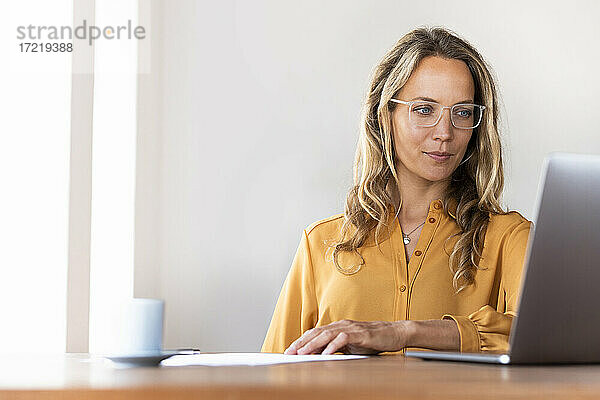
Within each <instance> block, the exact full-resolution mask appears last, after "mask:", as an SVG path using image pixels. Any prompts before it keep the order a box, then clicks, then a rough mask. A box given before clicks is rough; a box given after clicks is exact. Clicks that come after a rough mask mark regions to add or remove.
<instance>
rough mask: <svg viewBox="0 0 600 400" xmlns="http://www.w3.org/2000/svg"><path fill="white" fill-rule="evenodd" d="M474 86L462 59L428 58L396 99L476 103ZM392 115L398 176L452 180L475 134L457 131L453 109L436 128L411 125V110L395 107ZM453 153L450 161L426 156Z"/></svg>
mask: <svg viewBox="0 0 600 400" xmlns="http://www.w3.org/2000/svg"><path fill="white" fill-rule="evenodd" d="M474 95H475V83H474V82H473V77H472V76H471V73H470V72H469V68H468V67H467V64H465V63H464V62H463V61H460V60H450V59H445V58H441V57H435V56H431V57H426V58H424V59H423V60H422V61H421V62H420V63H419V65H418V66H417V68H416V69H415V70H414V71H413V73H412V75H411V76H410V78H409V79H408V81H407V82H406V84H405V85H404V87H403V88H402V89H401V90H400V91H399V92H398V94H397V95H396V96H394V97H395V98H396V99H398V100H403V101H412V100H424V99H425V98H427V100H429V101H435V102H437V103H439V104H441V105H442V106H452V105H454V104H457V103H473V102H474ZM395 106H396V107H395V108H394V111H393V112H392V126H393V130H394V144H395V149H394V150H395V152H396V161H397V168H398V174H399V175H400V177H402V176H404V177H406V176H407V175H410V176H412V177H417V178H418V179H421V180H426V181H429V182H437V181H444V180H449V179H450V176H451V175H452V173H453V172H454V170H455V169H456V168H457V167H458V165H459V164H460V162H461V160H462V159H463V156H464V154H465V151H466V150H467V145H468V143H469V140H470V139H471V135H472V133H473V130H472V129H469V130H466V129H458V128H455V127H454V126H453V125H452V121H451V120H450V109H445V110H443V112H442V116H441V119H440V120H439V122H438V123H437V125H435V126H433V127H414V126H413V125H412V124H411V123H410V122H409V111H408V110H409V107H408V106H407V105H403V104H395ZM429 152H446V153H451V155H450V157H448V158H447V159H439V158H438V159H435V158H434V157H431V156H430V155H428V154H427V153H429Z"/></svg>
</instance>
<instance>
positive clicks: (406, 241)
mask: <svg viewBox="0 0 600 400" xmlns="http://www.w3.org/2000/svg"><path fill="white" fill-rule="evenodd" d="M425 221H427V219H425ZM425 221H423V222H422V223H421V224H420V225H419V226H421V225H423V224H424V223H425ZM419 226H417V227H416V228H415V229H413V230H412V231H410V233H409V234H404V232H402V237H403V238H404V244H409V243H410V238H409V237H408V235H410V234H411V233H413V232H414V231H416V230H417V229H418V228H419ZM400 229H402V227H400Z"/></svg>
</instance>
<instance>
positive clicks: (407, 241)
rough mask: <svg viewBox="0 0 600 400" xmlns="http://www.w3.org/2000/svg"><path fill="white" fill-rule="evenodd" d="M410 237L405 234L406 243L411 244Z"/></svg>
mask: <svg viewBox="0 0 600 400" xmlns="http://www.w3.org/2000/svg"><path fill="white" fill-rule="evenodd" d="M409 243H410V238H409V237H408V236H404V244H409Z"/></svg>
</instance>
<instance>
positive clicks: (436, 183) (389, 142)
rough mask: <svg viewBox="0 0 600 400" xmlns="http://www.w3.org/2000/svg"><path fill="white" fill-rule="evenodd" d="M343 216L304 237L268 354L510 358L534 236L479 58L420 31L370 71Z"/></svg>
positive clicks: (444, 37) (434, 32)
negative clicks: (505, 202) (513, 184)
mask: <svg viewBox="0 0 600 400" xmlns="http://www.w3.org/2000/svg"><path fill="white" fill-rule="evenodd" d="M354 176H355V179H354V180H355V185H354V187H353V188H352V190H351V191H350V193H349V194H348V198H347V203H346V208H345V212H344V213H343V214H338V215H334V216H332V217H330V218H327V219H324V220H322V221H318V222H315V223H313V224H312V225H310V226H309V227H308V228H306V229H305V230H304V232H303V236H302V240H301V243H300V246H299V248H298V251H297V253H296V256H295V258H294V261H293V264H292V267H291V270H290V272H289V274H288V276H287V278H286V281H285V283H284V286H283V289H282V291H281V294H280V296H279V300H278V302H277V306H276V308H275V313H274V315H273V318H272V321H271V325H270V327H269V331H268V333H267V336H266V339H265V342H264V344H263V347H262V351H264V352H285V353H286V354H313V353H317V354H320V353H322V354H332V353H334V352H344V353H354V354H373V353H379V352H395V351H401V350H403V349H405V348H409V347H418V348H426V349H432V350H447V351H452V350H456V351H463V352H479V351H506V350H507V349H508V335H509V331H510V327H511V322H512V319H513V317H514V316H515V313H516V307H517V301H518V291H519V285H520V279H521V270H522V266H523V261H524V256H525V251H526V246H527V240H528V236H529V231H530V229H531V226H532V223H531V222H530V221H528V220H527V219H525V218H524V217H523V216H521V215H520V214H519V213H517V212H514V211H513V212H504V211H503V210H502V208H501V206H500V202H499V200H500V196H501V194H502V188H503V183H504V176H503V167H502V149H501V144H500V138H499V134H498V97H497V93H496V87H495V84H494V79H493V77H492V75H491V73H490V70H489V69H488V67H487V66H486V63H485V62H484V60H483V58H482V57H481V55H480V54H479V53H478V52H477V51H476V50H475V49H474V48H473V47H472V46H471V45H470V44H468V43H467V42H466V41H464V40H462V39H460V38H458V37H457V36H456V35H455V34H453V33H451V32H449V31H447V30H445V29H442V28H435V29H417V30H414V31H412V32H410V33H408V34H407V35H406V36H404V37H403V38H402V39H400V40H399V41H398V43H396V45H395V46H394V47H393V48H392V49H391V50H390V51H389V52H388V54H386V55H385V57H384V58H383V60H382V61H381V62H380V63H379V65H378V66H377V67H376V68H375V71H374V74H373V77H372V81H371V85H370V87H369V91H368V93H367V96H366V100H365V103H364V111H363V120H362V129H361V136H360V141H359V146H358V150H357V156H356V162H355V174H354Z"/></svg>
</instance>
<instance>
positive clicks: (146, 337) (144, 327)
mask: <svg viewBox="0 0 600 400" xmlns="http://www.w3.org/2000/svg"><path fill="white" fill-rule="evenodd" d="M164 308H165V303H164V301H163V300H158V299H131V300H130V301H129V302H127V303H126V304H125V307H124V308H123V319H122V326H121V329H120V335H119V336H120V338H121V340H120V342H121V344H120V346H119V347H120V349H119V352H120V353H122V354H146V353H157V352H160V351H161V349H162V338H163V317H164Z"/></svg>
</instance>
